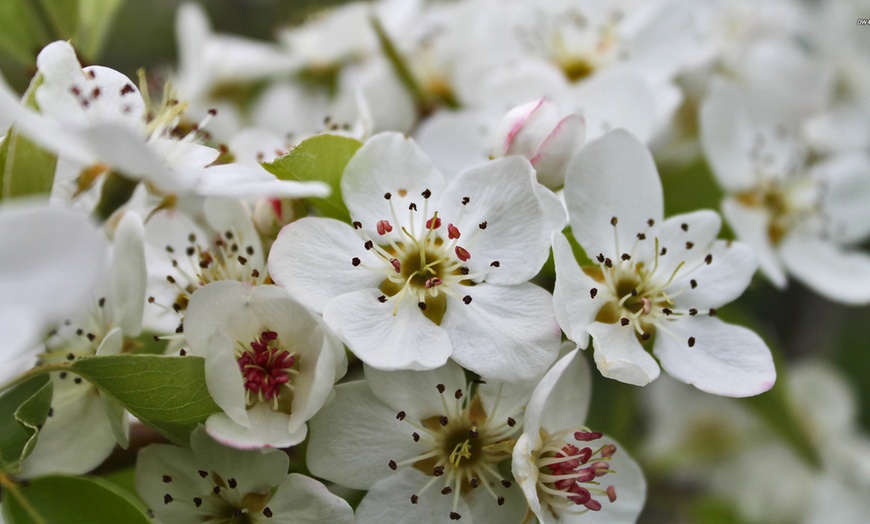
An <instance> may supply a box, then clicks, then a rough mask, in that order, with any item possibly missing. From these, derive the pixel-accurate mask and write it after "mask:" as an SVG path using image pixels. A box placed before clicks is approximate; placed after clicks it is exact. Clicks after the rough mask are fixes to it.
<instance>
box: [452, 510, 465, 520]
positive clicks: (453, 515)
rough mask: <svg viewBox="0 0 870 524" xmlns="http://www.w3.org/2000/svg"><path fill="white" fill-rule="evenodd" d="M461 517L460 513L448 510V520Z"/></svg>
mask: <svg viewBox="0 0 870 524" xmlns="http://www.w3.org/2000/svg"><path fill="white" fill-rule="evenodd" d="M461 518H462V515H460V514H459V513H456V512H455V511H451V512H450V520H459V519H461Z"/></svg>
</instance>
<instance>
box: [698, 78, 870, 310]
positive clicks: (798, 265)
mask: <svg viewBox="0 0 870 524" xmlns="http://www.w3.org/2000/svg"><path fill="white" fill-rule="evenodd" d="M813 74H815V72H814V73H813ZM756 98H759V99H760V96H759V95H756ZM762 105H763V103H761V102H760V101H759V100H755V99H754V98H753V97H751V96H750V91H749V90H747V89H744V87H743V86H737V85H735V84H733V83H730V82H726V81H718V82H715V83H714V84H713V86H712V88H711V90H710V94H709V95H708V97H707V99H706V100H705V102H704V104H703V106H702V108H701V139H702V140H701V143H702V145H703V146H704V151H705V153H706V156H707V159H708V162H709V164H710V167H711V168H712V171H713V174H714V175H715V176H716V180H717V181H718V182H719V185H720V186H721V187H722V188H723V189H724V190H725V192H726V196H725V198H724V200H723V202H722V213H723V215H724V216H725V218H726V219H727V221H728V224H729V225H730V226H731V228H732V229H733V230H734V232H735V233H736V235H737V237H738V238H739V239H740V240H742V241H744V242H746V243H747V244H749V245H750V246H751V247H752V248H753V249H754V250H755V252H756V253H757V254H758V258H759V261H760V266H761V271H762V272H763V273H764V275H765V276H767V277H768V279H770V281H771V282H772V283H773V284H774V285H775V286H776V287H778V288H780V289H784V288H785V287H786V286H787V284H788V278H787V273H788V274H791V275H792V276H794V277H795V278H797V279H798V280H800V281H801V282H803V283H804V284H806V285H807V286H809V287H810V288H812V289H813V290H814V291H815V292H817V293H819V294H820V295H823V296H825V297H826V298H828V299H830V300H833V301H836V302H842V303H846V304H851V305H865V304H868V303H870V255H868V254H867V253H866V252H865V251H860V250H857V249H855V246H858V245H860V244H861V243H862V242H863V241H865V240H866V239H867V237H868V236H870V206H868V205H867V202H868V199H870V156H868V155H867V152H866V151H850V152H839V153H836V154H832V155H830V156H820V155H815V156H814V155H812V154H811V152H810V148H809V144H808V143H807V140H806V138H805V137H804V136H802V134H801V132H800V129H799V126H798V125H797V124H796V123H795V122H793V121H789V120H788V119H785V118H783V117H781V116H772V115H768V114H767V113H766V112H765V111H757V110H755V109H754V108H755V107H756V106H762Z"/></svg>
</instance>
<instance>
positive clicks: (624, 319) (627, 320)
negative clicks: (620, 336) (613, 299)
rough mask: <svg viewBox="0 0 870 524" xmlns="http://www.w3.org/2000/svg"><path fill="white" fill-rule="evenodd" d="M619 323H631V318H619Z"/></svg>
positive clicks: (625, 324) (624, 324)
mask: <svg viewBox="0 0 870 524" xmlns="http://www.w3.org/2000/svg"><path fill="white" fill-rule="evenodd" d="M619 323H620V324H622V325H623V326H627V325H629V324H630V323H631V320H629V319H627V318H626V317H622V318H621V319H619Z"/></svg>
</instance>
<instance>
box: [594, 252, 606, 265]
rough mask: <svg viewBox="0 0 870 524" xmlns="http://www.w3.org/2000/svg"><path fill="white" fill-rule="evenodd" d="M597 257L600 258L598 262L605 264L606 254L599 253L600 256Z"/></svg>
mask: <svg viewBox="0 0 870 524" xmlns="http://www.w3.org/2000/svg"><path fill="white" fill-rule="evenodd" d="M595 259H596V260H598V263H600V264H603V263H604V254H602V253H598V256H597V257H595Z"/></svg>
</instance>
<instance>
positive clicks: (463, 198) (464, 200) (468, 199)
mask: <svg viewBox="0 0 870 524" xmlns="http://www.w3.org/2000/svg"><path fill="white" fill-rule="evenodd" d="M469 202H471V199H470V198H468V197H462V205H463V206H467V205H468V203H469Z"/></svg>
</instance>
